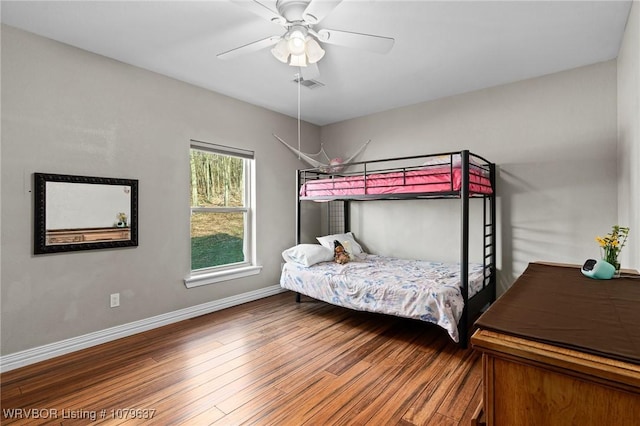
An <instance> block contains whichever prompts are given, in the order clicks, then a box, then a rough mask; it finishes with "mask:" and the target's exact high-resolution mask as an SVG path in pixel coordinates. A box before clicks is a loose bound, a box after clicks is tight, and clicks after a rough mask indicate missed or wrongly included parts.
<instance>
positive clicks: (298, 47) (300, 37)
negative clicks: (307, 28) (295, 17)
mask: <svg viewBox="0 0 640 426" xmlns="http://www.w3.org/2000/svg"><path fill="white" fill-rule="evenodd" d="M305 37H306V34H304V33H303V32H302V31H300V30H293V31H291V32H290V33H289V41H288V47H289V52H290V53H291V54H292V55H302V54H304V50H305V47H306V42H305Z"/></svg>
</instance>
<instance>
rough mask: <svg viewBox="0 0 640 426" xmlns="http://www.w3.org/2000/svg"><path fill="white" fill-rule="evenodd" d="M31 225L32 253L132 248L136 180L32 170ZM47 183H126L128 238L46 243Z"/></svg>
mask: <svg viewBox="0 0 640 426" xmlns="http://www.w3.org/2000/svg"><path fill="white" fill-rule="evenodd" d="M33 176H34V185H33V188H34V221H33V222H34V228H33V241H34V246H33V253H34V254H46V253H60V252H67V251H80V250H96V249H110V248H120V247H135V246H137V245H138V180H137V179H118V178H104V177H91V176H73V175H60V174H51V173H34V174H33ZM47 182H62V183H83V184H97V185H118V186H129V187H130V188H131V192H130V197H131V198H130V213H129V215H130V217H129V226H128V230H129V234H130V235H129V239H118V240H112V241H109V240H105V241H102V240H101V241H92V242H73V243H63V244H47V223H46V218H47V205H46V204H47V201H46V200H47Z"/></svg>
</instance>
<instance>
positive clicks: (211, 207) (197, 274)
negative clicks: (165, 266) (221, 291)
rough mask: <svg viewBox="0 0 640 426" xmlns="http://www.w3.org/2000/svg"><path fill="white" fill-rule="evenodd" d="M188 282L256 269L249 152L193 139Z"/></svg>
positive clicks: (204, 281) (214, 279) (206, 281)
mask: <svg viewBox="0 0 640 426" xmlns="http://www.w3.org/2000/svg"><path fill="white" fill-rule="evenodd" d="M189 160H190V161H189V163H190V164H189V166H190V176H191V183H190V192H189V199H190V204H191V275H190V277H189V278H187V279H185V284H186V285H187V287H193V286H198V285H203V284H210V283H212V282H217V281H221V280H225V279H231V278H238V277H240V276H246V275H251V274H254V273H258V272H259V269H260V268H259V267H255V266H254V264H253V262H254V257H255V254H254V243H253V235H255V233H254V229H253V228H254V225H253V223H254V220H253V210H252V199H253V198H252V194H253V191H252V189H253V188H252V187H253V163H254V159H253V152H252V151H245V150H240V149H236V148H231V147H225V146H221V145H214V144H209V143H205V142H198V141H191V149H190V156H189Z"/></svg>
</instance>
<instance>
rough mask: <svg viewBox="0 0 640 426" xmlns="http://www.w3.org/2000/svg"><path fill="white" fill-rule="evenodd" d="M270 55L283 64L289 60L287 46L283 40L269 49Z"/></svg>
mask: <svg viewBox="0 0 640 426" xmlns="http://www.w3.org/2000/svg"><path fill="white" fill-rule="evenodd" d="M271 54H272V55H273V56H274V57H275V58H276V59H277V60H279V61H280V62H284V63H285V64H286V63H287V61H288V60H289V46H288V43H287V41H286V40H285V39H280V41H279V42H278V43H276V45H275V46H274V47H273V49H271Z"/></svg>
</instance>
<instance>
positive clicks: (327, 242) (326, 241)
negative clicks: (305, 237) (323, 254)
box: [316, 232, 364, 254]
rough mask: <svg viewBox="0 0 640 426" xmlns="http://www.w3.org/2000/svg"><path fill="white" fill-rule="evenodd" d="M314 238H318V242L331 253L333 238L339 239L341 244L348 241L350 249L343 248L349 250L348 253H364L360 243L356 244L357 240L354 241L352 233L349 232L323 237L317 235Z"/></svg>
mask: <svg viewBox="0 0 640 426" xmlns="http://www.w3.org/2000/svg"><path fill="white" fill-rule="evenodd" d="M316 240H318V242H319V243H320V244H322V245H323V246H324V247H326V248H328V249H330V250H331V253H333V249H334V246H333V242H334V241H335V240H338V241H340V243H341V244H342V245H344V242H345V241H349V243H350V244H349V245H350V246H351V247H350V251H349V250H347V249H346V247H345V250H347V251H349V254H360V253H364V250H362V247H360V244H358V242H357V241H356V239H355V238H354V237H353V234H352V233H351V232H347V233H346V234H333V235H326V236H324V237H317V238H316Z"/></svg>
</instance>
